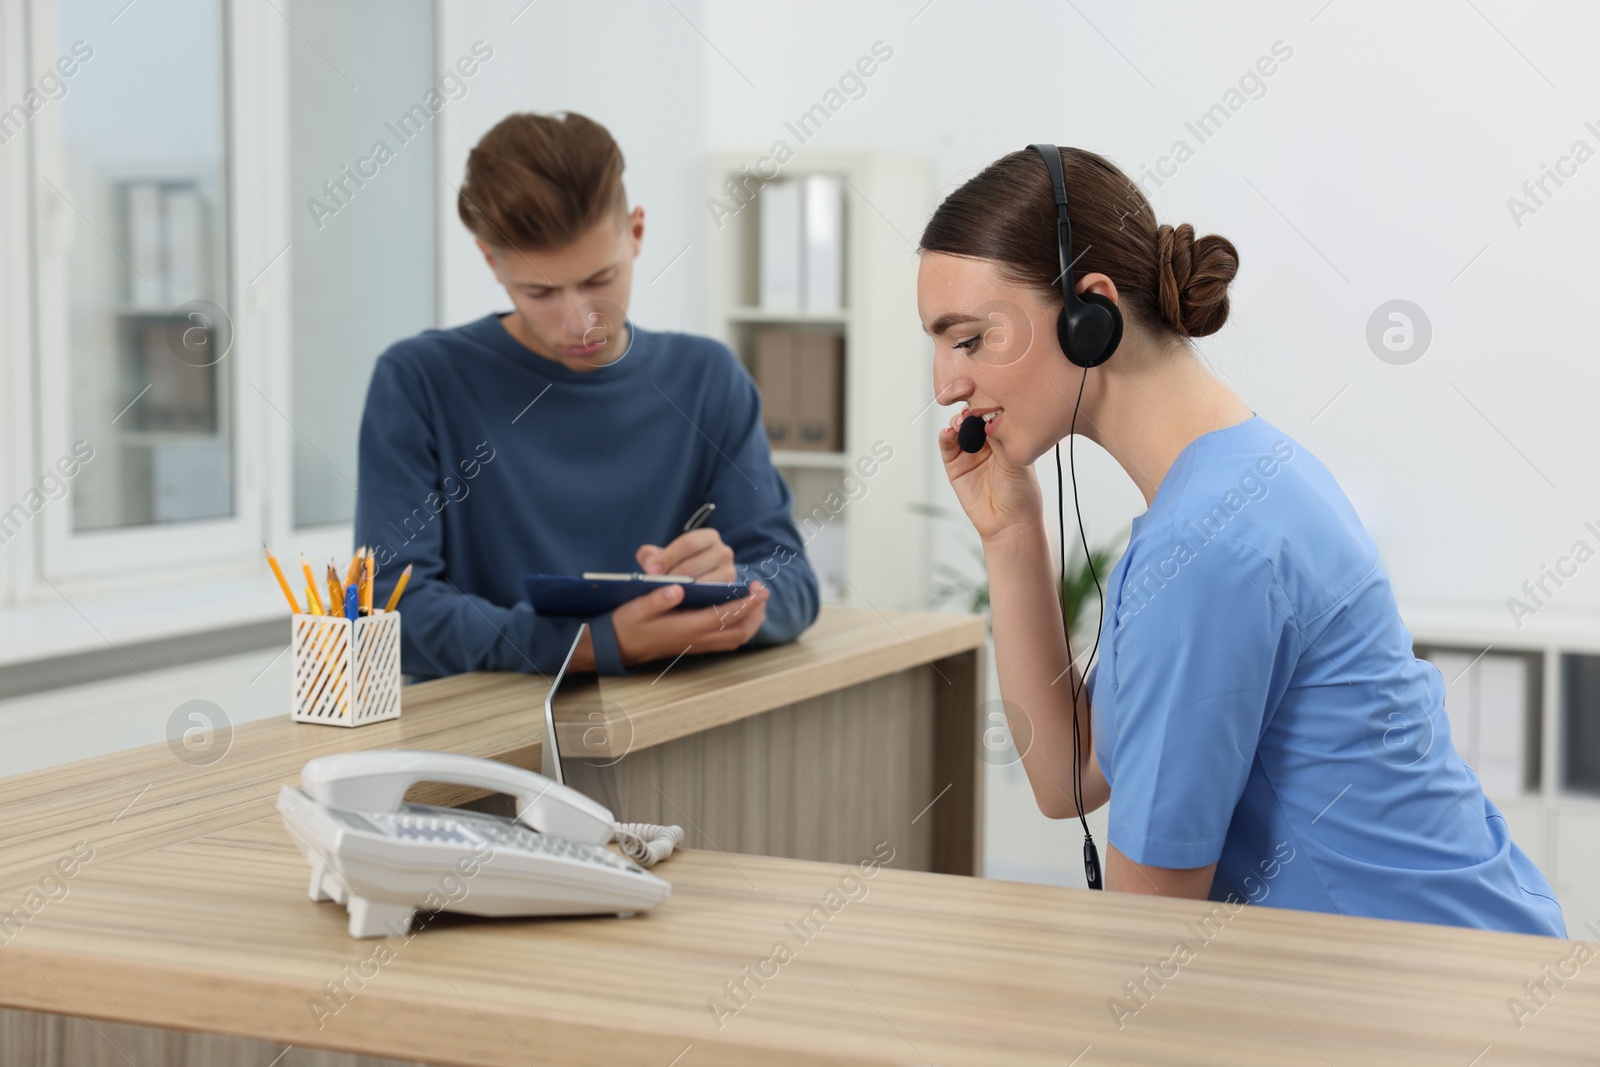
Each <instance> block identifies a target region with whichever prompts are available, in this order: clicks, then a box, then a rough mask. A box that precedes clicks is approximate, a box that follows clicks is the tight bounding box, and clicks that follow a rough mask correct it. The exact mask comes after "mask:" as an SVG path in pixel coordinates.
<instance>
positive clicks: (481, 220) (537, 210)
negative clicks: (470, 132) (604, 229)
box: [456, 111, 628, 249]
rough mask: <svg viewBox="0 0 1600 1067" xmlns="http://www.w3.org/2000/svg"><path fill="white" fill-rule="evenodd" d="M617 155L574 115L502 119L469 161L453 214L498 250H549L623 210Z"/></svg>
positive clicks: (598, 130) (597, 130)
mask: <svg viewBox="0 0 1600 1067" xmlns="http://www.w3.org/2000/svg"><path fill="white" fill-rule="evenodd" d="M622 166H623V163H622V150H621V149H620V148H618V147H617V142H616V141H614V140H612V139H611V134H610V133H609V132H608V131H607V130H606V128H605V127H604V126H602V125H600V124H599V123H598V122H595V121H594V120H593V119H589V118H585V117H584V116H583V115H578V114H574V113H573V112H570V111H568V112H559V113H557V114H554V115H536V114H532V113H530V112H523V113H519V114H515V115H508V116H506V117H505V118H504V119H501V120H500V122H499V123H498V124H497V125H496V126H495V127H494V129H492V130H490V131H489V132H488V133H486V134H484V135H483V140H481V141H479V142H478V144H477V146H476V147H475V148H473V150H472V152H471V153H470V154H469V155H468V156H467V174H466V177H465V178H464V179H463V180H462V182H461V193H460V195H459V196H458V197H457V198H456V212H457V213H458V214H459V215H460V216H461V221H462V222H463V223H465V224H466V227H467V229H469V230H471V231H472V232H473V233H475V234H477V235H478V237H479V238H481V239H482V240H483V242H484V243H485V244H487V245H491V246H494V247H496V248H517V249H554V248H561V247H563V246H564V245H567V244H570V243H571V242H572V241H574V240H576V239H577V238H578V237H580V236H581V235H582V234H583V233H584V232H585V231H587V230H589V229H591V228H592V227H593V226H594V225H595V224H596V223H598V222H599V221H600V220H601V219H602V218H604V217H605V216H606V214H607V213H608V212H616V213H617V215H618V218H619V220H620V219H621V218H622V217H625V216H626V214H627V210H628V199H627V194H626V193H624V192H623V188H622Z"/></svg>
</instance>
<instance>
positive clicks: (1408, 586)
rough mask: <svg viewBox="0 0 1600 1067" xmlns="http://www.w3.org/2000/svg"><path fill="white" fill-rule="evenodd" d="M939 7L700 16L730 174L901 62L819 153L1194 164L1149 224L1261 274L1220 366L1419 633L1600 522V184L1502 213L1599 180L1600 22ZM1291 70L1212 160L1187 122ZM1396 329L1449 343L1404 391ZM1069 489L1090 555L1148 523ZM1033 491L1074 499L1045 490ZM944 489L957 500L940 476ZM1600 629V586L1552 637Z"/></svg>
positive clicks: (824, 140) (1110, 482)
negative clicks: (1181, 229)
mask: <svg viewBox="0 0 1600 1067" xmlns="http://www.w3.org/2000/svg"><path fill="white" fill-rule="evenodd" d="M925 2H926V0H903V2H896V3H893V4H878V5H862V4H854V3H845V2H839V0H827V2H820V3H807V4H804V5H800V4H786V5H782V6H774V5H747V4H740V3H733V2H729V0H707V3H706V20H705V23H704V25H703V29H704V30H705V33H706V35H707V36H708V37H709V38H710V39H711V40H712V41H713V42H715V44H716V46H717V48H718V49H719V50H720V51H721V52H722V53H724V54H725V55H726V57H727V58H726V59H723V58H721V57H719V56H718V55H716V54H714V53H707V54H706V56H705V64H706V90H705V103H706V139H707V141H708V142H709V145H710V147H711V148H712V149H713V150H724V151H728V150H731V151H739V150H743V149H746V148H749V147H751V146H759V147H762V148H765V147H766V146H767V144H768V143H769V142H770V140H771V139H772V138H773V137H775V136H780V135H781V133H782V129H781V128H782V124H783V121H784V120H785V119H788V118H792V117H793V116H794V115H797V114H799V113H800V112H801V111H803V110H804V109H805V108H807V107H809V106H810V105H811V104H812V103H813V102H815V101H816V100H817V99H818V98H819V97H820V96H821V94H822V93H823V92H824V91H825V90H826V89H827V88H828V87H829V86H830V85H832V84H834V82H835V81H836V80H837V78H838V76H839V74H840V73H841V72H842V71H843V70H844V69H845V67H846V66H847V65H848V64H850V63H851V62H852V61H853V60H854V59H855V58H856V57H857V56H859V55H861V54H863V53H865V52H866V51H867V50H868V48H869V47H870V46H871V44H872V42H874V41H876V40H879V39H882V40H883V41H885V42H887V43H888V44H889V45H890V46H891V47H893V49H894V55H893V58H892V59H891V60H890V61H889V62H888V63H886V64H884V66H883V68H882V69H881V70H880V71H879V72H878V73H877V74H876V75H875V76H874V77H873V78H872V79H870V80H869V83H868V91H867V93H866V95H865V96H863V97H862V98H861V99H859V100H851V101H850V102H849V103H847V104H846V106H844V107H843V108H841V109H840V110H839V112H838V113H837V114H836V115H834V116H833V117H832V119H830V121H829V123H828V125H827V126H826V127H825V128H824V129H823V131H822V132H821V133H820V134H819V135H818V136H817V137H816V138H815V139H814V140H813V141H812V142H811V145H812V146H814V147H815V148H816V149H817V150H819V151H833V150H840V149H848V148H866V147H876V148H885V149H898V150H905V151H916V152H922V153H926V154H927V155H929V156H931V157H932V158H933V160H934V163H935V172H936V176H937V178H938V180H939V181H940V182H942V183H950V184H952V185H953V184H955V183H958V182H960V181H961V180H963V179H965V178H966V177H970V176H971V175H972V174H974V173H975V172H976V171H977V170H978V169H980V168H981V167H982V166H983V165H985V164H987V163H988V162H989V161H990V160H992V159H993V158H995V157H996V156H998V155H1000V154H1002V153H1004V152H1007V151H1010V150H1012V149H1015V148H1019V147H1022V146H1024V145H1026V144H1027V143H1029V142H1031V141H1039V140H1053V141H1056V142H1057V143H1061V144H1074V145H1079V146H1083V147H1086V148H1090V149H1093V150H1095V151H1097V152H1100V153H1101V154H1103V155H1106V156H1108V157H1110V158H1111V159H1113V160H1114V161H1116V162H1117V163H1119V164H1120V165H1121V166H1122V167H1123V168H1124V169H1125V170H1127V171H1128V172H1129V173H1130V174H1131V175H1132V176H1134V177H1135V178H1136V179H1137V178H1138V177H1139V173H1140V168H1141V166H1143V165H1148V164H1154V163H1155V161H1156V160H1157V159H1158V157H1160V156H1162V155H1164V154H1166V153H1167V152H1168V151H1169V150H1170V148H1171V146H1172V144H1173V142H1174V140H1176V139H1178V138H1185V139H1187V140H1188V141H1189V142H1190V143H1191V145H1197V147H1196V152H1195V155H1194V158H1193V159H1191V160H1189V161H1188V162H1187V163H1186V164H1184V165H1183V166H1182V167H1181V168H1179V169H1178V170H1177V173H1176V174H1175V175H1174V176H1173V177H1172V178H1171V180H1168V181H1166V182H1165V184H1164V185H1163V186H1162V187H1160V188H1156V187H1155V186H1154V185H1153V184H1152V185H1150V186H1149V187H1148V188H1150V189H1151V190H1152V192H1153V195H1152V201H1153V203H1154V205H1155V208H1156V212H1157V215H1158V217H1159V218H1161V219H1162V220H1163V221H1167V222H1171V223H1174V224H1175V223H1178V222H1182V221H1185V220H1187V221H1189V222H1191V223H1193V224H1194V225H1195V227H1196V229H1197V231H1199V232H1201V233H1205V232H1216V233H1221V234H1223V235H1225V236H1227V237H1228V238H1230V239H1231V240H1232V241H1233V242H1234V243H1235V244H1236V245H1237V246H1238V248H1239V251H1240V260H1241V273H1240V276H1239V278H1238V281H1237V282H1236V284H1235V289H1234V293H1233V299H1234V304H1233V313H1232V316H1231V320H1230V324H1229V325H1228V326H1227V327H1226V328H1225V329H1224V331H1223V332H1222V333H1221V334H1218V335H1215V336H1213V337H1211V338H1208V339H1205V340H1203V341H1201V342H1200V347H1201V349H1202V351H1203V352H1204V353H1205V354H1206V355H1207V356H1209V357H1210V359H1211V360H1212V362H1213V364H1214V365H1215V366H1216V367H1217V368H1218V369H1219V370H1220V371H1221V372H1222V373H1224V374H1225V375H1226V376H1227V377H1228V378H1229V379H1231V380H1232V382H1233V383H1234V384H1235V385H1236V387H1237V388H1238V389H1239V390H1240V391H1241V393H1242V394H1243V395H1244V396H1245V398H1246V399H1247V400H1248V401H1249V402H1250V403H1251V404H1252V406H1253V407H1254V408H1255V410H1256V411H1257V412H1259V413H1260V414H1261V415H1262V416H1263V417H1264V418H1266V419H1267V420H1268V421H1269V422H1272V423H1274V424H1276V425H1277V426H1278V427H1280V428H1281V429H1283V430H1284V431H1285V432H1287V433H1288V434H1290V435H1291V436H1292V437H1294V438H1296V439H1297V440H1299V441H1300V442H1301V443H1302V444H1303V445H1305V446H1306V447H1307V448H1309V449H1310V450H1311V451H1313V452H1314V453H1316V454H1317V455H1318V456H1319V457H1320V458H1321V459H1322V460H1323V461H1324V462H1325V463H1326V464H1327V465H1328V466H1329V467H1330V468H1331V469H1332V470H1333V472H1334V474H1335V475H1336V476H1337V477H1338V478H1339V480H1340V481H1341V483H1342V484H1343V486H1344V487H1345V490H1346V492H1347V493H1348V494H1349V496H1350V497H1351V499H1352V500H1353V501H1354V503H1355V505H1356V506H1357V508H1358V509H1359V511H1360V513H1361V515H1362V517H1363V519H1364V520H1365V522H1366V523H1367V526H1368V528H1369V530H1370V531H1371V532H1372V534H1373V536H1374V537H1375V538H1376V539H1377V541H1378V544H1379V547H1380V549H1381V551H1382V554H1383V558H1384V561H1385V563H1386V564H1387V566H1388V569H1389V571H1390V574H1391V576H1392V578H1393V580H1394V584H1395V587H1396V590H1397V592H1398V594H1399V596H1400V599H1401V601H1402V603H1403V604H1412V603H1428V604H1457V605H1471V606H1474V607H1480V608H1484V609H1493V610H1496V611H1500V612H1504V611H1505V599H1506V598H1507V597H1509V596H1512V595H1514V594H1517V593H1519V591H1520V587H1521V584H1522V582H1523V580H1524V579H1526V578H1529V577H1537V576H1538V573H1539V566H1540V563H1541V562H1553V561H1554V560H1555V558H1556V556H1558V555H1560V554H1561V553H1563V552H1565V551H1567V550H1568V548H1569V547H1570V546H1571V544H1572V542H1573V541H1574V540H1575V539H1576V538H1578V537H1579V536H1580V535H1584V531H1583V530H1582V528H1581V526H1582V521H1583V520H1584V519H1596V520H1600V494H1596V493H1595V491H1594V487H1595V485H1596V484H1597V482H1600V450H1597V449H1596V448H1595V447H1594V433H1593V430H1592V427H1593V425H1594V419H1593V414H1592V410H1593V405H1594V398H1595V397H1596V396H1597V395H1600V361H1597V360H1596V359H1595V354H1596V353H1595V347H1596V346H1595V344H1594V341H1593V340H1592V332H1591V331H1592V327H1591V316H1590V312H1589V307H1590V305H1591V302H1592V299H1593V297H1592V294H1591V293H1590V292H1589V291H1588V290H1589V289H1591V288H1592V286H1593V285H1594V283H1595V281H1596V280H1597V273H1600V272H1597V271H1596V269H1595V266H1594V264H1595V251H1594V247H1593V240H1592V237H1593V235H1594V234H1595V233H1596V232H1597V226H1596V223H1597V222H1600V160H1597V161H1591V162H1589V163H1588V164H1587V165H1586V166H1583V167H1581V168H1580V169H1579V171H1578V173H1577V175H1576V176H1575V177H1574V178H1571V179H1568V180H1567V184H1566V186H1565V187H1564V188H1562V189H1560V190H1558V191H1557V192H1556V195H1555V196H1554V197H1553V198H1551V199H1550V200H1549V201H1548V202H1547V204H1546V206H1545V207H1543V208H1541V209H1540V210H1539V211H1538V212H1537V214H1536V215H1535V216H1534V217H1529V218H1524V219H1523V220H1522V221H1523V225H1522V226H1521V228H1520V229H1519V228H1517V227H1516V226H1515V225H1514V224H1513V222H1512V219H1511V216H1510V214H1509V212H1508V210H1507V207H1506V198H1507V197H1509V196H1511V195H1513V194H1517V193H1519V192H1520V187H1521V185H1522V183H1523V181H1524V180H1526V179H1528V178H1534V177H1538V176H1539V172H1540V164H1541V163H1551V164H1553V163H1554V162H1555V161H1556V158H1557V157H1558V156H1560V155H1561V154H1563V153H1565V152H1567V151H1568V150H1570V148H1571V145H1572V142H1573V141H1574V140H1575V139H1578V138H1583V139H1585V140H1587V141H1588V142H1589V145H1590V147H1591V148H1592V149H1600V135H1597V134H1596V133H1594V132H1590V131H1587V130H1585V129H1584V122H1585V121H1586V120H1595V121H1596V126H1597V128H1600V106H1594V105H1593V102H1594V101H1595V100H1596V99H1600V97H1597V94H1596V92H1595V89H1596V87H1597V83H1600V75H1597V73H1596V68H1595V65H1594V64H1593V62H1592V60H1591V57H1590V56H1589V55H1588V54H1587V53H1586V51H1585V50H1584V48H1583V45H1584V43H1585V42H1593V41H1594V40H1596V39H1597V35H1600V9H1596V8H1594V7H1593V6H1591V5H1579V4H1575V3H1565V4H1548V3H1547V4H1543V5H1512V4H1510V3H1508V2H1506V0H1477V2H1476V5H1475V6H1474V5H1470V4H1461V3H1456V2H1453V0H1452V2H1430V3H1418V4H1405V5H1394V4H1380V3H1377V2H1375V0H1335V2H1334V3H1332V4H1331V5H1329V6H1326V7H1324V4H1325V2H1326V0H1300V2H1296V3H1293V4H1283V3H1266V2H1253V3H1233V4H1229V5H1227V6H1226V7H1225V8H1224V7H1222V6H1220V5H1203V6H1202V5H1191V4H1182V3H1176V2H1168V3H1163V4H1139V5H1117V4H1113V3H1109V2H1106V0H1090V2H1082V0H1080V2H1079V3H1077V4H1076V5H1065V4H1058V3H1045V2H1023V0H1009V2H997V0H986V2H984V3H982V4H978V3H975V2H972V0H935V2H934V3H933V4H931V5H927V6H926V7H924V5H925ZM919 12H920V13H919ZM1079 12H1081V14H1079ZM1480 12H1481V14H1480ZM1491 23H1492V25H1491ZM1497 28H1498V29H1497ZM1502 33H1503V34H1504V36H1502ZM1507 38H1509V41H1508V40H1507ZM1280 39H1281V40H1282V41H1284V42H1285V43H1286V44H1287V45H1288V46H1289V47H1291V48H1292V49H1293V55H1292V57H1291V58H1290V59H1289V60H1288V61H1287V62H1285V63H1283V64H1282V65H1281V66H1280V67H1279V68H1278V70H1277V71H1276V73H1274V74H1273V76H1272V77H1270V78H1268V79H1265V86H1266V91H1265V93H1264V95H1262V96H1261V97H1260V98H1259V99H1249V100H1247V101H1246V102H1245V103H1244V105H1243V106H1242V107H1240V108H1239V110H1238V111H1237V113H1236V114H1234V115H1232V117H1231V118H1230V120H1229V121H1228V123H1227V124H1226V125H1225V126H1224V128H1223V129H1222V130H1221V131H1220V132H1219V133H1217V134H1216V135H1215V136H1214V137H1213V138H1212V139H1210V140H1209V141H1208V142H1206V143H1204V144H1199V143H1198V141H1197V139H1196V138H1195V137H1194V136H1193V135H1192V134H1190V133H1188V131H1186V130H1185V127H1184V123H1185V121H1186V120H1191V119H1193V118H1195V117H1197V116H1198V115H1199V114H1200V113H1202V112H1203V111H1205V110H1206V109H1207V108H1209V107H1210V106H1211V105H1212V104H1213V103H1216V102H1218V101H1219V100H1221V99H1222V97H1223V94H1224V93H1225V92H1226V91H1227V90H1228V89H1229V88H1230V87H1232V86H1234V85H1235V83H1236V82H1237V80H1238V78H1239V77H1240V75H1241V74H1242V73H1244V72H1245V71H1246V69H1247V68H1248V67H1250V65H1251V64H1253V63H1254V62H1255V61H1256V59H1257V58H1258V57H1259V56H1262V55H1264V54H1267V53H1268V52H1269V50H1270V48H1271V46H1272V44H1273V42H1275V41H1277V40H1280ZM1519 53H1520V54H1519ZM735 67H737V68H738V69H737V70H735V69H734V68H735ZM740 72H743V73H742V75H741V73H740ZM1541 72H1542V73H1541ZM1546 77H1548V79H1549V83H1554V87H1552V85H1551V84H1549V83H1547V81H1546ZM746 78H748V79H749V80H750V82H753V83H754V87H752V85H751V84H749V82H747V81H746ZM1586 101H1587V102H1589V106H1586V103H1585V102H1586ZM804 150H806V149H802V151H804ZM930 207H931V205H930ZM909 236H911V237H912V238H913V239H914V238H915V237H916V236H917V235H915V234H912V235H909ZM1480 252H1481V253H1482V254H1481V255H1480ZM1474 257H1478V258H1476V260H1475V261H1474ZM1469 263H1471V266H1470V268H1468V264H1469ZM1463 268H1467V269H1465V271H1464V272H1463ZM906 269H907V270H911V269H913V264H912V263H911V262H910V260H909V257H908V262H907V264H906ZM1393 298H1405V299H1409V300H1412V301H1414V302H1416V303H1417V304H1419V305H1421V307H1422V308H1423V309H1424V311H1425V312H1426V313H1427V315H1428V316H1429V318H1430V319H1431V321H1432V324H1433V330H1434V337H1433V342H1432V346H1431V348H1430V350H1429V351H1428V352H1427V353H1426V354H1425V355H1424V356H1423V358H1422V359H1421V360H1420V361H1418V362H1416V363H1414V364H1412V365H1409V366H1394V365H1390V364H1387V363H1384V362H1381V361H1379V360H1378V359H1377V358H1376V357H1375V356H1374V355H1373V353H1372V352H1371V351H1370V350H1369V348H1368V346H1367V343H1366V340H1365V330H1366V323H1367V320H1368V317H1369V315H1370V314H1371V313H1372V312H1373V310H1374V309H1375V308H1376V307H1377V306H1378V305H1379V304H1381V303H1383V302H1385V301H1387V300H1390V299H1393ZM905 311H906V314H907V315H914V314H915V309H913V308H907V309H905ZM1346 385H1348V386H1349V388H1348V389H1347V390H1345V387H1346ZM1341 390H1345V391H1344V392H1343V393H1342V395H1341ZM1335 396H1338V400H1337V401H1336V402H1335V403H1333V404H1332V406H1331V407H1327V410H1326V411H1323V408H1324V407H1325V406H1326V405H1328V403H1329V401H1330V400H1333V398H1334V397H1335ZM1474 406H1475V407H1476V409H1477V410H1474ZM1319 412H1321V414H1320V416H1319ZM1313 419H1314V420H1315V421H1313ZM930 432H931V427H930ZM1079 460H1080V462H1079V464H1078V468H1079V472H1080V479H1079V480H1080V485H1081V486H1082V487H1083V490H1084V492H1083V501H1084V517H1085V520H1086V521H1087V523H1088V524H1089V526H1090V539H1091V542H1093V541H1095V540H1097V539H1099V540H1104V539H1109V538H1110V537H1112V536H1113V535H1116V534H1120V533H1122V532H1123V531H1125V529H1126V526H1127V523H1128V520H1129V519H1131V518H1132V516H1133V515H1135V514H1137V513H1138V512H1139V511H1142V510H1143V500H1142V498H1141V497H1140V496H1139V495H1138V494H1137V493H1136V492H1135V491H1134V489H1133V487H1132V484H1131V482H1129V481H1128V480H1127V479H1126V478H1125V476H1124V475H1123V474H1122V472H1121V470H1120V468H1118V467H1116V466H1115V464H1114V463H1113V462H1112V461H1111V460H1110V459H1109V457H1107V456H1106V455H1105V454H1104V453H1103V452H1099V450H1098V449H1096V448H1095V447H1094V446H1093V445H1088V444H1085V445H1084V447H1083V448H1082V449H1080V455H1079ZM1040 474H1041V476H1042V479H1041V480H1043V481H1044V482H1045V483H1046V492H1047V498H1048V499H1051V500H1053V497H1054V493H1053V487H1054V473H1053V470H1052V469H1051V468H1050V466H1049V463H1048V461H1045V462H1043V463H1041V469H1040ZM1547 479H1548V481H1547ZM1552 483H1553V484H1552ZM936 484H937V485H939V486H940V487H941V492H945V493H947V492H948V487H947V486H945V485H944V479H943V477H942V474H941V475H939V476H938V477H937V478H936ZM946 499H951V498H946ZM1597 524H1600V523H1597ZM1069 532H1070V531H1069ZM1587 536H1588V539H1589V540H1590V542H1591V544H1595V542H1596V539H1595V538H1594V537H1593V536H1592V535H1587ZM1119 547H1120V544H1119ZM952 558H953V557H952ZM1596 608H1600V566H1597V567H1594V568H1592V569H1590V570H1584V571H1580V573H1579V576H1578V577H1577V578H1575V579H1573V580H1572V581H1570V582H1569V583H1568V584H1567V586H1566V587H1565V588H1564V589H1562V590H1561V591H1560V593H1559V596H1558V598H1557V601H1556V603H1555V604H1554V606H1553V608H1552V610H1553V611H1554V610H1560V611H1574V610H1578V609H1584V610H1594V609H1596Z"/></svg>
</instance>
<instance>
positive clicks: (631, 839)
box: [612, 822, 683, 867]
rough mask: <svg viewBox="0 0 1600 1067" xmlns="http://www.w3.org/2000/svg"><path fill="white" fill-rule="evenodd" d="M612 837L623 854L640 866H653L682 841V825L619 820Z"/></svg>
mask: <svg viewBox="0 0 1600 1067" xmlns="http://www.w3.org/2000/svg"><path fill="white" fill-rule="evenodd" d="M613 829H614V832H615V836H614V837H613V838H612V840H614V841H615V842H616V843H617V847H618V848H620V849H622V853H623V855H625V856H627V857H628V858H629V859H631V860H633V861H634V862H635V863H637V864H638V865H639V866H641V867H654V866H655V865H656V864H658V863H660V862H661V861H662V860H664V859H666V858H667V857H668V856H670V855H672V850H673V849H675V848H677V847H678V846H679V845H681V844H682V843H683V827H681V826H657V825H656V824H655V823H653V822H619V823H617V824H615V826H614V828H613Z"/></svg>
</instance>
